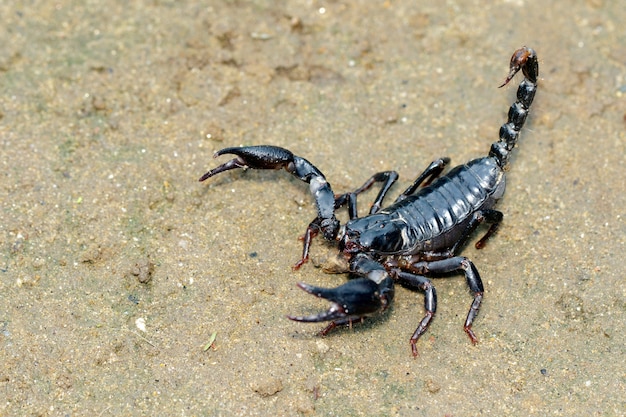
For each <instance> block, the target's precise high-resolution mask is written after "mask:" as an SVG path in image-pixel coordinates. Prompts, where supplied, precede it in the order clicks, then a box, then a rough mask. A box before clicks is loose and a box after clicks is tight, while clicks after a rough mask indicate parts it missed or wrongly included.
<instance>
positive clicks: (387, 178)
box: [335, 171, 398, 219]
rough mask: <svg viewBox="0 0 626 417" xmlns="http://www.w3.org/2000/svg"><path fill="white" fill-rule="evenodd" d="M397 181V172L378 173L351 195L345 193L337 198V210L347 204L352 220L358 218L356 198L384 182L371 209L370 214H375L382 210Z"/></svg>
mask: <svg viewBox="0 0 626 417" xmlns="http://www.w3.org/2000/svg"><path fill="white" fill-rule="evenodd" d="M397 180H398V173H397V172H395V171H383V172H378V173H376V174H374V175H372V176H371V178H370V179H368V180H367V181H365V183H364V184H363V185H362V186H360V187H359V188H357V189H356V190H354V191H352V192H351V193H345V194H341V195H338V196H337V197H335V209H338V208H339V207H342V206H343V205H345V204H346V203H347V204H348V213H349V214H350V219H355V218H357V217H358V214H357V209H356V196H357V195H359V194H361V193H362V192H363V191H367V190H369V189H370V188H371V187H372V185H374V184H375V183H377V182H382V183H383V185H382V187H381V189H380V191H379V192H378V195H377V196H376V199H375V200H374V203H372V206H371V207H370V214H374V213H376V212H378V211H379V210H380V209H381V207H382V204H383V200H384V199H385V196H386V195H387V192H389V189H390V188H391V186H392V185H393V184H394V183H395V182H396V181H397Z"/></svg>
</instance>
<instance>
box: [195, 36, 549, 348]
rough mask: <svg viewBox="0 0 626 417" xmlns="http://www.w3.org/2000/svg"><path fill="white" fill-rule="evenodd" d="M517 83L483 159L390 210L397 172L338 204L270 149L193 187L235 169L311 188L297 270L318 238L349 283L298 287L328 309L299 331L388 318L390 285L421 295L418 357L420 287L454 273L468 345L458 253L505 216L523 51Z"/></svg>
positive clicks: (300, 167)
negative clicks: (280, 175)
mask: <svg viewBox="0 0 626 417" xmlns="http://www.w3.org/2000/svg"><path fill="white" fill-rule="evenodd" d="M520 70H521V71H522V73H523V74H524V80H523V81H522V82H521V83H520V85H519V87H518V89H517V100H516V101H515V103H513V105H512V106H511V108H510V109H509V113H508V119H507V121H506V123H505V124H503V125H502V127H501V128H500V134H499V139H498V141H497V142H495V143H493V144H492V145H491V149H490V151H489V155H488V156H485V157H482V158H478V159H474V160H471V161H469V162H467V163H465V164H463V165H459V166H457V167H455V168H453V169H451V170H450V171H449V172H448V173H447V174H445V175H443V176H440V175H441V173H442V172H443V170H444V168H445V166H446V165H447V164H448V163H449V162H450V160H449V159H448V158H440V159H437V160H436V161H433V162H432V163H431V164H430V165H429V166H428V167H427V168H426V170H425V171H424V172H422V174H421V175H419V176H418V177H417V179H416V180H415V181H414V182H413V184H412V185H411V186H410V187H408V188H407V189H406V190H405V191H404V192H403V193H402V194H400V196H399V197H397V198H396V200H395V201H394V203H393V204H391V205H390V206H388V207H386V208H382V207H383V200H384V199H385V196H386V195H387V192H388V191H389V189H390V188H391V186H392V185H393V184H394V183H395V182H396V180H397V179H398V174H397V173H396V172H395V171H386V172H379V173H377V174H375V175H373V176H372V177H371V178H370V179H368V180H367V181H366V182H365V183H364V184H363V185H362V186H361V187H359V188H357V189H356V190H354V191H353V192H349V193H345V194H340V195H335V194H334V193H333V191H332V188H331V186H330V184H329V183H328V181H327V180H326V178H325V177H324V174H322V172H321V171H320V170H319V169H317V168H316V167H315V166H314V165H313V164H312V163H310V162H309V161H307V160H306V159H304V158H302V157H299V156H297V155H294V154H293V153H291V152H290V151H289V150H287V149H284V148H280V147H277V146H269V145H262V146H245V147H234V148H225V149H222V150H220V151H217V152H216V153H215V157H217V156H220V155H224V154H233V155H235V156H236V157H235V158H234V159H232V160H230V161H228V162H226V163H224V164H222V165H220V166H218V167H216V168H214V169H212V170H210V171H209V172H207V173H206V174H204V175H203V176H202V178H200V181H204V180H206V179H208V178H210V177H212V176H214V175H217V174H219V173H221V172H224V171H228V170H231V169H235V168H243V169H247V168H253V169H280V168H284V169H285V170H286V171H287V172H289V173H290V174H292V175H293V176H295V177H297V178H299V179H300V180H302V181H304V182H306V183H308V184H309V187H310V191H311V194H312V196H313V198H314V199H315V205H316V208H317V216H316V217H315V219H314V220H313V221H312V222H311V223H310V224H309V226H308V227H307V229H306V232H305V234H304V237H303V240H304V248H303V252H302V258H301V259H300V260H299V261H298V263H296V265H295V266H294V269H298V268H299V267H300V266H302V265H303V264H304V263H305V262H307V260H308V258H309V248H310V245H311V240H312V239H313V238H314V237H315V236H316V235H317V234H318V233H319V232H321V233H322V235H323V236H324V238H325V239H326V240H328V241H334V242H337V245H338V248H339V251H340V255H342V256H340V258H343V259H344V264H345V268H344V269H345V270H344V271H341V272H349V273H350V277H351V279H350V280H349V281H347V282H346V283H345V284H343V285H340V286H339V287H337V288H332V289H330V288H321V287H316V286H313V285H308V284H304V283H299V284H298V286H299V287H300V288H302V289H303V290H304V291H306V292H308V293H310V294H313V295H315V296H317V297H320V298H324V299H326V300H328V301H330V303H331V306H330V309H329V310H328V311H326V312H323V313H321V314H317V315H311V316H288V318H290V319H291V320H295V321H301V322H322V321H330V323H329V324H328V326H327V327H326V328H325V329H324V330H322V331H321V334H322V335H326V334H327V333H328V332H329V331H330V330H332V329H333V328H334V327H336V326H339V325H344V324H350V325H351V324H352V323H353V322H356V321H361V320H363V319H364V318H365V317H368V316H371V315H374V314H376V313H380V312H382V311H384V310H386V309H387V308H388V307H389V305H390V304H391V302H392V300H393V296H394V283H396V282H397V283H399V284H400V285H402V286H404V287H408V288H411V289H415V290H419V291H422V292H424V295H425V296H424V307H425V310H426V314H425V315H424V317H423V318H422V320H421V321H420V323H419V325H418V326H417V329H416V330H415V332H414V333H413V335H412V336H411V338H410V345H411V351H412V354H413V356H417V347H416V344H417V341H418V339H419V338H420V336H421V335H422V334H424V332H426V330H427V329H428V326H429V325H430V322H431V321H432V319H433V317H434V315H435V311H436V309H437V294H436V291H435V287H434V286H433V284H432V283H431V281H430V280H429V279H428V278H427V277H433V276H441V275H445V274H449V273H452V272H455V271H456V272H462V273H463V274H464V275H465V279H466V281H467V285H468V286H469V290H470V292H471V294H472V295H473V297H474V299H473V301H472V304H471V306H470V309H469V312H468V314H467V318H466V319H465V323H464V326H463V327H464V330H465V332H466V333H467V335H468V336H469V338H470V340H471V342H472V343H473V344H476V343H477V341H478V340H477V338H476V336H475V335H474V332H473V331H472V323H473V321H474V319H475V317H476V315H477V314H478V310H479V308H480V304H481V301H482V298H483V293H484V288H483V283H482V280H481V279H480V275H479V273H478V270H477V269H476V267H475V266H474V264H473V263H472V261H470V260H469V259H468V258H466V257H464V256H459V252H460V250H461V249H462V247H463V245H464V243H465V242H466V241H467V240H468V238H469V237H470V236H471V235H472V233H473V232H474V231H475V230H476V228H477V227H478V226H479V225H480V224H482V223H486V224H488V225H490V227H489V228H488V230H487V232H486V233H485V235H484V236H483V237H482V238H480V240H478V242H477V243H476V244H475V246H476V247H477V248H482V247H483V246H484V245H485V242H486V240H487V239H488V238H489V236H491V235H492V234H493V233H494V232H495V231H496V229H497V227H498V225H499V224H500V223H501V221H502V217H503V215H502V212H500V211H498V210H495V209H494V207H495V205H496V203H497V202H498V200H499V199H500V198H501V197H502V195H503V194H504V188H505V169H506V167H507V164H508V162H509V156H510V154H511V151H512V149H513V148H514V147H515V144H516V143H517V139H518V137H519V134H520V130H521V129H522V127H523V126H524V122H525V121H526V117H527V116H528V111H529V109H530V106H531V104H532V102H533V98H534V97H535V90H536V89H537V76H538V73H539V65H538V62H537V55H536V53H535V51H534V50H532V49H531V48H527V47H522V48H520V49H518V50H517V51H515V53H514V54H513V56H512V58H511V61H510V70H509V74H508V76H507V77H506V80H505V81H504V83H503V84H502V85H501V86H500V87H503V86H504V85H506V84H507V83H508V82H509V81H511V79H512V78H513V77H514V76H515V74H516V73H517V72H518V71H520ZM375 183H380V184H381V189H380V191H379V192H378V195H377V197H376V199H375V200H374V203H373V204H372V206H371V209H370V212H369V215H367V216H365V217H360V218H359V217H358V215H357V196H358V195H359V194H360V193H362V192H363V191H365V190H367V189H369V188H370V187H371V186H372V185H374V184H375ZM343 206H346V207H347V210H348V214H349V218H350V219H349V221H347V222H346V223H345V224H344V225H343V226H342V225H340V222H339V220H337V218H336V216H335V212H336V211H337V210H338V209H339V208H340V207H343Z"/></svg>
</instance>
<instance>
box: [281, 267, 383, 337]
mask: <svg viewBox="0 0 626 417" xmlns="http://www.w3.org/2000/svg"><path fill="white" fill-rule="evenodd" d="M388 284H389V283H385V285H388ZM298 287H300V288H302V289H303V290H304V291H306V292H308V293H309V294H313V295H315V296H316V297H319V298H323V299H325V300H328V301H330V303H331V306H330V308H329V309H328V310H327V311H325V312H322V313H319V314H314V315H310V316H291V315H289V316H287V318H289V319H290V320H294V321H300V322H307V323H313V322H320V321H333V322H334V324H335V325H340V324H345V323H352V322H354V321H357V320H360V319H362V318H364V317H367V316H371V315H372V314H375V313H378V312H379V311H383V310H384V309H385V308H386V307H387V305H388V304H389V302H390V301H391V299H390V298H391V297H392V296H393V295H392V294H389V290H387V291H385V288H386V287H384V286H380V285H379V284H377V283H376V282H374V281H372V280H371V279H368V278H355V279H352V280H350V281H348V282H346V283H345V284H343V285H340V286H339V287H337V288H322V287H316V286H313V285H309V284H305V283H301V282H300V283H298ZM381 287H382V289H381ZM333 327H335V326H332V323H331V327H330V328H333ZM329 330H330V329H329Z"/></svg>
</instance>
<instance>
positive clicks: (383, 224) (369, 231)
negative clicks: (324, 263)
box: [339, 214, 405, 256]
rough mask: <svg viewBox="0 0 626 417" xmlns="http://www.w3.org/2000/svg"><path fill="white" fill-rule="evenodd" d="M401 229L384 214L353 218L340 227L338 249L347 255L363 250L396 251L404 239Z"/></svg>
mask: <svg viewBox="0 0 626 417" xmlns="http://www.w3.org/2000/svg"><path fill="white" fill-rule="evenodd" d="M402 230H403V229H402V228H401V227H399V225H398V224H397V223H396V222H394V221H393V220H390V219H389V217H388V216H387V215H384V214H373V215H370V216H367V217H361V218H359V219H353V220H350V221H349V222H348V223H346V225H345V226H344V227H343V228H342V232H343V233H340V235H339V236H340V240H339V249H340V250H341V251H342V252H343V253H344V254H346V255H349V256H354V255H355V254H357V253H365V252H375V253H380V254H385V253H387V254H390V253H397V252H398V251H400V250H401V249H402V245H403V243H404V241H405V238H404V236H403V234H402Z"/></svg>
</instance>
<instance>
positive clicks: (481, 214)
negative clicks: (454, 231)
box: [450, 209, 504, 255]
mask: <svg viewBox="0 0 626 417" xmlns="http://www.w3.org/2000/svg"><path fill="white" fill-rule="evenodd" d="M503 217H504V215H503V214H502V212H501V211H498V210H492V209H487V210H478V211H477V212H475V213H474V216H473V217H472V220H471V221H470V222H469V224H468V225H467V227H466V228H465V230H464V231H463V234H462V235H461V236H460V237H459V239H458V240H457V241H456V243H455V244H454V246H452V249H450V253H451V254H452V255H454V254H455V253H457V250H458V249H459V248H460V247H461V246H462V245H463V244H464V243H465V241H466V240H467V239H468V238H469V237H470V235H471V234H472V233H473V232H474V230H476V228H477V227H478V226H479V225H480V224H481V223H483V222H487V223H490V224H491V226H490V227H489V230H487V232H486V233H485V235H484V236H483V237H481V238H480V240H479V241H478V242H476V244H475V245H474V246H475V247H476V249H482V248H484V247H485V245H486V243H487V239H489V238H490V237H491V236H493V234H494V233H495V232H496V230H498V226H500V223H501V222H502V218H503Z"/></svg>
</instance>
